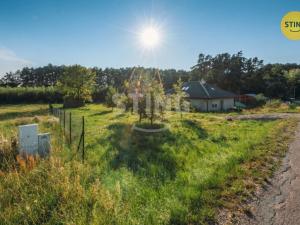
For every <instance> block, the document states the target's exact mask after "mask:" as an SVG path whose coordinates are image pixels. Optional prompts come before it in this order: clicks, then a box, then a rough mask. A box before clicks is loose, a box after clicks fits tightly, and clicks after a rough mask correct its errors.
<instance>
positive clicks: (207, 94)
mask: <svg viewBox="0 0 300 225" xmlns="http://www.w3.org/2000/svg"><path fill="white" fill-rule="evenodd" d="M182 90H183V91H185V92H186V93H187V94H188V95H189V98H199V99H201V98H202V99H210V98H234V97H236V94H234V93H232V92H230V91H225V90H223V89H221V88H219V87H217V86H215V85H212V84H208V83H204V82H201V81H189V82H185V83H184V84H183V85H182Z"/></svg>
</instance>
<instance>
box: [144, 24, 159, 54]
mask: <svg viewBox="0 0 300 225" xmlns="http://www.w3.org/2000/svg"><path fill="white" fill-rule="evenodd" d="M139 39H140V42H141V45H142V46H143V47H144V48H146V49H153V48H155V47H157V46H158V45H159V44H160V41H161V40H160V39H161V37H160V32H159V30H158V29H157V28H155V27H153V26H149V27H145V28H144V29H142V31H141V32H140V33H139Z"/></svg>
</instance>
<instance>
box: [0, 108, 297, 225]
mask: <svg viewBox="0 0 300 225" xmlns="http://www.w3.org/2000/svg"><path fill="white" fill-rule="evenodd" d="M46 108H47V106H43V105H28V106H26V107H24V109H22V110H20V109H21V107H18V106H4V107H1V111H0V129H1V133H3V134H5V135H6V136H5V139H7V140H10V137H13V136H15V131H16V125H18V124H22V123H28V122H29V121H31V122H33V121H36V122H38V123H39V124H40V127H41V129H42V131H48V132H51V133H52V136H53V138H52V141H53V143H52V144H53V145H52V146H53V150H54V151H53V154H52V158H51V159H50V160H49V161H47V160H45V161H41V160H39V161H33V162H32V163H31V164H30V165H33V166H27V164H26V163H25V165H24V166H23V169H17V170H11V171H7V170H6V171H5V170H3V171H2V169H1V171H2V172H1V174H0V192H1V195H0V203H1V204H0V221H1V222H3V221H4V222H3V223H4V224H20V223H22V224H105V225H106V224H210V223H213V222H214V221H215V216H216V210H217V209H218V208H220V207H225V208H229V209H230V208H232V205H234V204H239V202H240V201H242V200H243V199H244V198H245V196H248V195H249V194H251V192H252V191H253V189H254V187H255V185H254V184H255V182H262V180H263V179H264V178H265V177H266V176H268V175H269V174H270V171H272V169H273V167H274V165H276V163H274V161H273V160H274V159H275V158H276V157H277V156H281V155H282V154H283V153H284V151H285V150H286V143H287V142H288V138H287V137H288V136H291V135H289V134H291V132H292V130H293V127H294V126H295V122H294V121H289V120H274V121H254V120H249V121H227V120H225V118H224V115H223V114H216V113H206V114H199V113H186V114H185V115H184V118H183V119H180V115H178V114H176V113H174V112H168V113H166V115H165V119H166V120H167V121H168V122H169V124H170V128H169V130H168V131H166V132H164V133H160V134H148V135H145V134H141V133H139V132H135V131H132V130H131V126H132V124H133V123H134V122H136V120H137V118H136V116H134V115H131V114H130V113H121V112H120V111H119V110H118V109H115V110H114V111H113V112H112V111H111V110H110V109H109V108H107V107H105V106H103V105H87V106H86V107H82V108H79V109H76V110H75V109H73V110H72V113H73V114H74V115H85V118H86V132H87V134H86V143H87V144H86V153H87V160H86V163H85V164H80V163H79V162H77V161H71V162H70V161H68V160H66V159H68V157H67V155H68V154H71V153H70V152H69V151H66V150H63V149H62V146H61V144H60V143H59V141H58V140H59V138H58V137H59V133H58V132H57V130H56V129H57V126H56V125H55V124H56V122H55V120H54V121H53V119H51V117H48V116H46V114H47V111H43V110H44V109H46ZM36 112H40V113H39V116H36ZM16 113H18V114H16ZM12 115H14V116H12ZM16 115H17V116H18V118H16ZM30 116H35V117H30ZM274 157H275V158H274ZM264 162H268V163H264ZM17 163H18V164H22V161H20V162H17ZM23 164H24V163H23ZM249 177H251V178H252V179H253V183H251V185H250V186H249V183H248V182H247V181H248V179H249Z"/></svg>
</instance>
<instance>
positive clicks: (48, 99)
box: [0, 87, 62, 104]
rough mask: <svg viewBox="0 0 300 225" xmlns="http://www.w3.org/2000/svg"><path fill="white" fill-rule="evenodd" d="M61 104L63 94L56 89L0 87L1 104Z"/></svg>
mask: <svg viewBox="0 0 300 225" xmlns="http://www.w3.org/2000/svg"><path fill="white" fill-rule="evenodd" d="M60 102H62V94H61V92H60V90H59V89H57V88H55V87H16V88H10V87H0V104H19V103H60Z"/></svg>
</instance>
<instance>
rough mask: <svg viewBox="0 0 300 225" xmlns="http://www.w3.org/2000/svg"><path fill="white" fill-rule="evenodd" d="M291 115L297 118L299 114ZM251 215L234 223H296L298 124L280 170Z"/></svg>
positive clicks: (299, 204) (299, 203) (299, 215)
mask: <svg viewBox="0 0 300 225" xmlns="http://www.w3.org/2000/svg"><path fill="white" fill-rule="evenodd" d="M277 115H278V114H277ZM278 116H281V117H285V116H287V115H286V114H279V115H278ZM295 116H297V117H299V114H296V115H295ZM271 117H273V115H272V116H271ZM251 212H252V214H253V215H251V216H250V217H245V218H242V219H241V220H240V221H239V222H238V223H237V224H243V225H249V224H255V225H258V224H259V225H271V224H272V225H298V224H300V122H299V124H298V127H297V131H296V133H295V139H294V140H293V142H292V143H291V144H290V146H289V151H288V152H287V155H286V156H285V158H284V160H283V162H282V166H281V168H280V169H279V170H278V171H277V172H276V173H275V176H274V178H273V179H272V180H271V182H270V185H269V186H268V187H267V189H266V191H264V193H263V194H262V196H259V198H258V199H257V200H256V201H255V202H253V204H252V206H251Z"/></svg>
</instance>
